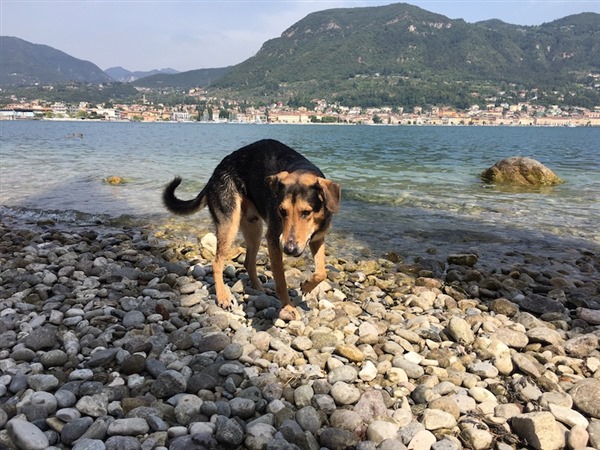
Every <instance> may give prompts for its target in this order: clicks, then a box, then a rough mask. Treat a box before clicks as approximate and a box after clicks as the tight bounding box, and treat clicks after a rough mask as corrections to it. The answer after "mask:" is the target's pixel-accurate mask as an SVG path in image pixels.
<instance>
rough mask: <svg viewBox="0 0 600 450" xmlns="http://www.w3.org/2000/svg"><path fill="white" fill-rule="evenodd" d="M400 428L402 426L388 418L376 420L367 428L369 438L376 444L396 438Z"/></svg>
mask: <svg viewBox="0 0 600 450" xmlns="http://www.w3.org/2000/svg"><path fill="white" fill-rule="evenodd" d="M399 429H400V427H399V426H398V424H396V423H393V422H388V421H387V420H374V421H373V422H371V424H370V425H369V428H367V438H368V439H369V440H370V441H373V442H375V443H376V444H380V443H381V442H383V441H385V440H386V439H394V438H395V437H396V433H398V430H399Z"/></svg>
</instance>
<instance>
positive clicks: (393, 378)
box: [0, 220, 600, 450]
mask: <svg viewBox="0 0 600 450" xmlns="http://www.w3.org/2000/svg"><path fill="white" fill-rule="evenodd" d="M176 228H177V225H176V223H175V222H173V223H170V224H166V225H161V226H160V227H153V228H151V227H141V226H132V227H121V228H120V229H115V228H109V227H103V226H101V225H98V226H96V227H87V228H78V229H63V228H61V227H58V226H56V224H53V223H37V224H36V223H33V224H21V223H16V222H10V221H8V220H4V221H3V222H2V223H1V224H0V449H2V448H10V449H23V450H37V449H40V450H41V449H76V450H84V449H85V450H96V449H97V450H102V449H115V450H117V449H118V450H129V449H132V450H133V449H144V450H150V449H161V450H162V449H172V450H179V449H181V450H183V449H232V450H233V449H250V450H276V449H277V450H279V449H289V450H295V449H301V450H319V449H330V450H342V449H356V450H375V449H383V450H402V449H413V450H428V449H434V450H454V449H462V448H467V449H499V450H509V449H543V450H553V449H563V448H565V449H593V448H596V449H597V448H600V344H599V341H600V254H598V253H597V252H596V251H595V249H589V248H578V249H573V250H572V251H571V252H569V254H568V255H566V256H565V258H564V259H563V260H558V259H556V257H553V258H547V257H545V256H544V255H543V249H540V253H539V254H532V253H528V254H527V255H524V258H523V260H522V262H520V263H518V264H517V263H514V264H510V265H501V266H498V267H494V268H490V267H488V266H485V267H483V266H481V264H480V262H479V260H478V255H477V254H473V253H458V254H452V255H449V256H447V257H444V259H440V258H438V259H436V258H435V256H432V257H431V258H416V259H415V260H414V261H405V260H404V259H403V258H402V257H400V256H399V255H396V254H394V253H393V252H392V253H386V254H382V255H380V256H379V257H376V258H370V259H356V258H354V259H350V258H343V257H340V256H339V255H338V256H336V252H335V246H330V247H329V254H328V256H327V263H328V279H327V280H326V281H324V282H323V283H321V284H320V285H319V286H318V287H317V289H316V290H315V291H314V292H313V293H311V294H310V295H308V296H305V297H302V296H300V294H299V290H298V289H297V288H298V286H299V284H300V282H301V281H302V280H303V279H305V278H306V276H307V274H308V272H309V271H310V269H311V267H312V260H311V259H310V258H309V257H306V258H304V257H302V258H298V259H293V258H288V259H287V260H286V265H287V271H286V277H287V280H288V285H289V287H290V289H291V295H292V299H293V300H294V303H295V304H296V305H297V306H298V308H299V310H300V312H301V316H302V320H298V321H292V322H283V321H281V320H280V319H279V318H278V312H279V308H280V304H279V301H278V300H277V298H275V297H274V294H273V292H274V284H273V281H272V278H271V273H270V271H269V262H268V258H267V257H266V251H265V249H262V251H261V253H260V254H259V273H262V274H263V275H262V277H264V278H263V281H264V285H265V287H266V292H258V291H253V290H252V289H251V288H250V287H249V286H248V283H247V276H246V273H245V272H244V270H243V258H244V250H243V247H239V248H238V249H237V251H236V252H234V254H233V255H232V260H231V263H230V265H229V266H228V267H227V268H226V271H225V274H226V278H227V279H226V281H227V284H228V285H229V286H230V288H231V291H232V293H233V294H234V296H235V297H236V300H237V303H236V304H235V305H234V307H233V308H232V309H231V310H229V311H225V310H223V309H221V308H219V307H218V306H217V305H216V304H215V301H214V295H213V294H214V280H213V278H212V271H211V264H210V262H211V259H212V254H213V253H214V236H213V235H212V234H210V233H204V234H202V235H201V236H198V239H197V240H192V241H190V240H189V239H185V238H182V237H181V236H182V235H181V234H180V233H178V232H177V229H176Z"/></svg>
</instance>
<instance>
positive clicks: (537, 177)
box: [481, 156, 562, 186]
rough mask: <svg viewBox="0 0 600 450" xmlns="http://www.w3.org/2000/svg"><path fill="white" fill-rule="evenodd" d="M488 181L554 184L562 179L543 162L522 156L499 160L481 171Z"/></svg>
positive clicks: (522, 184) (496, 182) (530, 184)
mask: <svg viewBox="0 0 600 450" xmlns="http://www.w3.org/2000/svg"><path fill="white" fill-rule="evenodd" d="M481 179H482V180H483V181H485V182H486V183H494V184H504V185H514V186H554V185H556V184H560V183H562V180H561V179H560V178H559V177H558V176H557V175H556V174H555V173H554V172H552V171H551V170H550V169H548V168H547V167H546V166H544V165H543V164H542V163H541V162H539V161H536V160H535V159H531V158H525V157H522V156H513V157H511V158H507V159H503V160H502V161H498V162H497V163H496V164H494V165H493V166H492V167H490V168H489V169H486V170H484V171H483V172H482V173H481Z"/></svg>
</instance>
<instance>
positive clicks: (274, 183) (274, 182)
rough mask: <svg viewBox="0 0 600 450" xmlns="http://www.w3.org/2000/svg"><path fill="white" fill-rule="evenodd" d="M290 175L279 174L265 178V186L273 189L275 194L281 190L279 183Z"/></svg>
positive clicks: (285, 173)
mask: <svg viewBox="0 0 600 450" xmlns="http://www.w3.org/2000/svg"><path fill="white" fill-rule="evenodd" d="M288 175H289V173H288V172H285V171H284V172H279V173H276V174H275V175H270V176H268V177H267V178H265V184H266V185H267V186H268V187H269V189H271V190H272V191H273V192H277V191H278V190H279V182H280V181H281V180H282V179H284V178H285V177H287V176H288Z"/></svg>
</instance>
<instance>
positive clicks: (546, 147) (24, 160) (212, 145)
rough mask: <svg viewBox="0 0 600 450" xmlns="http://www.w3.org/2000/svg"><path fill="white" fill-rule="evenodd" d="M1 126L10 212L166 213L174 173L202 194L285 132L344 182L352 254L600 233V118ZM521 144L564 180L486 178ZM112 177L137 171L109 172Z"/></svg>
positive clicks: (591, 238) (513, 247) (497, 251)
mask: <svg viewBox="0 0 600 450" xmlns="http://www.w3.org/2000/svg"><path fill="white" fill-rule="evenodd" d="M0 130H1V133H0V205H2V209H1V210H0V213H1V214H2V215H4V216H10V217H12V218H16V219H25V220H48V219H49V220H54V221H59V222H64V223H70V224H73V225H76V224H81V223H94V221H112V222H115V221H116V223H118V222H119V221H121V222H122V223H125V222H130V221H131V220H134V221H141V222H152V223H160V222H162V221H165V220H168V218H169V214H168V213H166V212H165V210H164V209H163V207H162V205H161V202H160V192H161V189H162V187H163V186H164V185H165V184H166V183H167V182H168V181H170V179H171V178H172V177H173V176H174V175H181V176H182V177H183V179H184V182H183V184H182V185H181V187H180V188H179V190H178V193H179V195H180V196H182V197H185V196H189V197H191V196H194V195H195V194H196V193H197V192H198V191H199V190H200V189H201V188H202V186H203V185H204V183H205V182H206V180H207V179H208V177H209V176H210V174H211V172H212V170H213V169H214V167H215V166H216V164H217V163H218V162H219V161H220V160H221V159H222V158H223V156H225V155H226V154H228V153H229V152H231V151H232V150H235V149H237V148H239V147H241V146H243V145H246V144H248V143H251V142H253V141H255V140H258V139H263V138H275V139H279V140H281V141H282V142H284V143H286V144H288V145H290V146H291V147H294V148H296V149H297V150H299V151H300V152H301V153H303V154H305V155H306V156H307V157H308V158H309V159H311V160H313V162H315V163H316V164H317V165H318V166H319V167H320V168H321V169H322V170H323V172H324V173H325V174H326V175H327V176H328V177H329V178H332V179H335V180H336V181H339V182H340V183H341V185H342V188H343V196H344V200H343V207H342V211H341V212H340V214H339V215H338V216H337V217H336V219H335V222H334V228H335V231H336V238H337V239H336V250H337V251H339V252H341V254H343V255H347V256H352V255H356V254H358V255H365V254H374V255H378V254H381V253H382V252H385V251H395V252H397V253H399V254H401V255H404V256H406V257H407V258H408V257H415V256H418V255H428V254H431V253H436V252H437V255H438V256H440V257H443V256H444V255H445V254H447V253H452V252H459V251H469V250H475V251H477V252H478V253H480V256H481V257H482V260H489V262H490V263H493V262H494V260H499V259H500V255H505V254H506V253H507V252H511V251H519V252H522V253H525V252H528V251H530V252H547V253H548V254H551V255H556V254H557V253H558V254H560V253H564V252H565V251H568V249H569V248H590V249H593V250H595V249H597V248H598V246H599V245H600V234H599V232H598V228H599V227H598V224H599V223H600V203H599V199H600V144H598V143H599V142H600V130H599V129H593V128H508V127H388V126H316V125H313V126H289V125H288V126H286V125H242V124H236V125H234V124H194V123H157V124H143V123H98V122H84V121H76V122H75V121H73V122H53V121H14V122H8V121H3V122H0ZM79 133H81V135H82V137H72V135H76V136H77V135H78V134H79ZM517 155H519V156H529V157H532V158H534V159H537V160H539V161H541V162H542V163H544V164H545V165H546V166H548V167H549V168H551V169H552V170H553V171H554V172H556V173H557V174H558V175H559V176H560V177H561V178H562V179H564V180H565V183H564V184H563V185H560V186H557V187H554V188H547V189H544V190H541V191H516V192H515V191H513V192H510V191H506V190H500V189H496V188H491V187H487V186H484V185H483V184H482V183H481V182H480V181H479V178H478V175H479V173H480V172H481V171H482V170H483V169H485V168H487V167H490V166H491V165H493V164H494V163H495V162H497V161H498V160H500V159H503V158H506V157H509V156H517ZM111 175H118V176H121V177H123V178H125V179H126V181H127V183H125V184H123V185H118V186H112V185H109V184H107V183H105V182H103V179H105V178H107V177H108V176H111ZM196 220H199V221H200V222H202V223H203V224H206V223H208V215H207V213H206V212H203V213H201V214H200V215H198V217H197V218H192V219H189V218H188V219H185V220H184V222H185V223H189V224H190V225H192V224H193V223H194V222H195V221H196ZM186 221H187V222H186Z"/></svg>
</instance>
